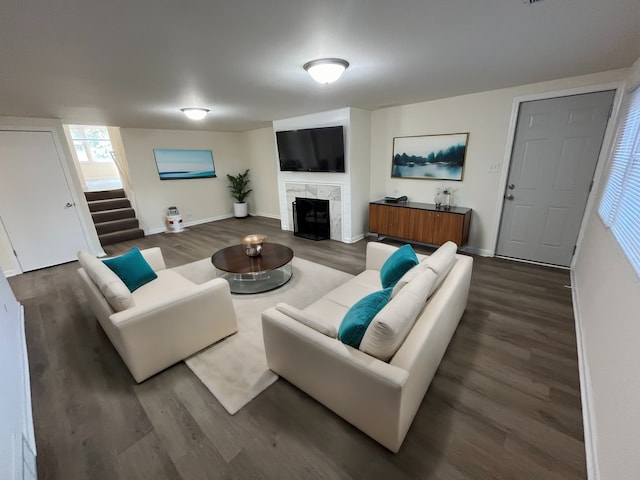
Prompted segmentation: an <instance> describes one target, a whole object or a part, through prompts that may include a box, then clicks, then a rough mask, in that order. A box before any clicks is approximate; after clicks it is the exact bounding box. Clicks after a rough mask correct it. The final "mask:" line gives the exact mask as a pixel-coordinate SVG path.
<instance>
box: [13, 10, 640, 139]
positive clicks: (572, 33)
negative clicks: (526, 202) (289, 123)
mask: <svg viewBox="0 0 640 480" xmlns="http://www.w3.org/2000/svg"><path fill="white" fill-rule="evenodd" d="M639 25H640V0H607V1H606V2H602V1H596V0H543V1H541V2H538V3H534V4H529V3H528V2H527V3H523V1H522V0H482V1H478V0H475V1H474V0H411V1H409V0H399V1H396V2H389V1H382V0H328V1H310V0H253V1H251V0H234V1H233V2H228V1H225V2H221V1H214V0H183V1H179V2H178V1H173V2H170V1H163V2H160V1H156V2H151V1H142V0H137V1H134V0H109V1H104V2H93V1H87V0H64V1H56V2H52V1H50V0H49V1H47V0H31V1H28V2H24V1H18V0H7V1H5V2H2V5H0V65H1V68H0V115H2V116H27V117H49V118H60V119H62V120H63V121H64V122H65V123H98V124H107V125H117V126H121V127H143V128H176V129H201V130H218V131H244V130H248V129H252V128H257V127H260V126H264V125H268V124H269V122H270V121H272V120H276V119H282V118H288V117H292V116H297V115H303V114H308V113H314V112H320V111H325V110H331V109H334V108H340V107H346V106H351V107H358V108H363V109H368V110H374V109H376V108H380V107H382V106H389V105H398V104H406V103H413V102H418V101H424V100H432V99H436V98H444V97H450V96H455V95H461V94H466V93H472V92H479V91H485V90H492V89H496V88H503V87H509V86H515V85H521V84H527V83H533V82H539V81H544V80H551V79H556V78H563V77H570V76H574V75H581V74H586V73H593V72H599V71H605V70H611V69H617V68H624V67H628V66H630V65H631V64H632V63H633V62H634V60H635V59H637V58H638V57H640V26H639ZM319 57H341V58H344V59H346V60H348V61H349V62H350V63H351V66H350V67H349V69H348V70H347V71H346V72H345V74H344V75H343V77H342V78H341V79H340V80H339V81H338V82H336V83H334V84H332V85H319V84H317V83H315V82H313V80H311V78H310V77H309V76H308V74H307V73H306V72H305V71H304V70H303V69H302V65H303V64H304V63H305V62H307V61H309V60H312V59H314V58H319ZM187 106H203V107H206V108H210V109H211V112H210V113H209V115H208V116H207V118H206V120H204V121H202V122H198V123H194V122H191V121H189V120H187V119H186V118H184V116H183V115H182V113H180V111H179V109H180V108H181V107H187Z"/></svg>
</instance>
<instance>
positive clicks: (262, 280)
mask: <svg viewBox="0 0 640 480" xmlns="http://www.w3.org/2000/svg"><path fill="white" fill-rule="evenodd" d="M216 273H217V275H218V278H224V279H225V280H226V281H227V282H229V287H230V289H231V293H239V294H251V293H262V292H268V291H269V290H275V289H276V288H279V287H281V286H283V285H284V284H286V283H287V282H288V281H289V280H291V276H292V274H293V268H292V265H291V262H289V263H287V264H286V265H283V266H282V267H280V268H276V269H275V270H269V271H266V272H257V273H231V272H225V271H224V270H219V269H217V268H216Z"/></svg>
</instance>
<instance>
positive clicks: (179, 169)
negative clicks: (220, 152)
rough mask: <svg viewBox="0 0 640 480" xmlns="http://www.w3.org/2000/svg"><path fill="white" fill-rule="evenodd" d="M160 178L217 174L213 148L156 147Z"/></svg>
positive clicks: (199, 176) (200, 176) (173, 178)
mask: <svg viewBox="0 0 640 480" xmlns="http://www.w3.org/2000/svg"><path fill="white" fill-rule="evenodd" d="M153 154H154V155H155V157H156V165H157V167H158V174H159V175H160V180H179V179H186V178H210V177H215V176H216V169H215V167H214V165H213V154H212V153H211V150H170V149H163V148H154V149H153Z"/></svg>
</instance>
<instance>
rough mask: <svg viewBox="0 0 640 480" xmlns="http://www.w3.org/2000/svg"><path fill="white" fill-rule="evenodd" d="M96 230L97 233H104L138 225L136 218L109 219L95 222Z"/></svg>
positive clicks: (129, 228) (128, 228)
mask: <svg viewBox="0 0 640 480" xmlns="http://www.w3.org/2000/svg"><path fill="white" fill-rule="evenodd" d="M95 226H96V232H98V235H104V234H105V233H111V232H117V231H119V230H131V229H133V228H138V227H139V226H140V225H139V223H138V219H137V218H135V217H134V218H122V219H120V220H111V221H108V222H100V223H96V224H95Z"/></svg>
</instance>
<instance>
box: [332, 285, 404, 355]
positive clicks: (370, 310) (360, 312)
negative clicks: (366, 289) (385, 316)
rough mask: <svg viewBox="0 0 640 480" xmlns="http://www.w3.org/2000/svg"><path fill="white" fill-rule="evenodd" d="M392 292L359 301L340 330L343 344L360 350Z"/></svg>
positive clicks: (389, 290)
mask: <svg viewBox="0 0 640 480" xmlns="http://www.w3.org/2000/svg"><path fill="white" fill-rule="evenodd" d="M391 290H392V289H391V288H385V289H384V290H378V291H377V292H373V293H370V294H369V295H367V296H366V297H364V298H361V299H360V300H358V301H357V302H356V303H355V304H354V305H353V306H352V307H351V308H350V309H349V311H348V312H347V313H346V314H345V316H344V318H343V319H342V322H341V323H340V328H338V339H339V340H340V341H341V342H342V343H346V344H347V345H351V346H352V347H355V348H358V347H359V346H360V342H362V337H364V334H365V332H366V331H367V327H368V326H369V324H370V323H371V321H372V320H373V318H374V317H375V316H376V315H377V314H378V312H379V311H380V310H382V308H383V307H384V306H385V305H386V304H387V303H388V302H389V298H390V297H391Z"/></svg>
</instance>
